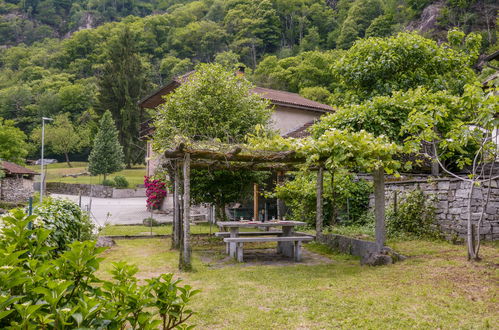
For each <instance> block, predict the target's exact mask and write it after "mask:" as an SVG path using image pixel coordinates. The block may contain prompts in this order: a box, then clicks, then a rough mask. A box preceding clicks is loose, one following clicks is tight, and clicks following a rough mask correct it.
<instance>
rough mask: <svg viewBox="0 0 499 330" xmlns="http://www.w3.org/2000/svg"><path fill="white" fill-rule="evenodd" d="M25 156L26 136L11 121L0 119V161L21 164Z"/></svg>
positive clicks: (26, 147)
mask: <svg viewBox="0 0 499 330" xmlns="http://www.w3.org/2000/svg"><path fill="white" fill-rule="evenodd" d="M27 155H28V145H27V143H26V135H25V134H24V133H23V131H21V130H20V129H19V128H17V127H15V126H14V121H13V120H5V119H3V118H2V117H0V159H2V160H7V161H10V162H14V163H18V164H23V163H24V160H25V158H26V156H27Z"/></svg>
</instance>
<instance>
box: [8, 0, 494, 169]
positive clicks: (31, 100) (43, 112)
mask: <svg viewBox="0 0 499 330" xmlns="http://www.w3.org/2000/svg"><path fill="white" fill-rule="evenodd" d="M432 2H433V1H426V2H425V3H424V5H421V3H420V2H418V1H410V0H400V1H398V0H397V1H393V0H353V1H351V0H339V1H324V0H293V1H282V0H264V1H253V0H198V1H189V0H185V1H184V0H161V1H157V2H156V1H154V2H152V1H149V0H142V1H134V2H126V1H125V2H119V3H118V2H109V1H107V0H105V1H104V0H103V1H101V0H99V1H97V2H95V1H86V0H75V1H72V2H70V3H68V2H64V1H62V2H61V1H52V0H43V1H38V0H36V1H28V2H26V1H17V0H7V1H6V0H0V39H2V40H0V44H2V42H3V44H5V45H9V46H13V47H7V48H2V49H1V50H0V77H1V78H0V117H3V118H5V119H13V120H15V124H16V126H17V127H19V128H21V129H22V130H23V131H24V132H25V134H26V135H28V136H31V132H32V131H33V129H35V128H36V127H37V126H39V125H40V120H39V118H40V117H41V116H51V117H55V116H56V115H57V114H60V113H69V114H70V118H71V120H72V121H73V123H75V122H76V123H78V124H83V123H91V124H92V125H93V126H94V127H95V126H96V124H95V123H96V122H97V121H98V115H102V113H103V112H104V111H105V110H110V111H111V112H112V114H113V118H114V120H115V121H116V123H117V127H118V130H119V134H120V142H121V144H122V145H123V148H124V153H125V156H126V157H125V158H126V159H125V162H126V164H127V165H130V164H131V163H134V162H139V161H141V160H142V155H143V142H141V141H138V140H137V135H138V123H139V122H140V121H142V120H143V119H147V118H144V114H143V113H141V111H140V110H139V109H138V107H137V106H136V102H137V101H138V99H139V98H140V97H142V96H144V95H146V94H147V93H149V92H151V91H152V90H153V89H154V88H155V87H156V86H158V85H162V84H164V83H166V82H167V81H168V80H169V79H170V78H172V77H173V76H175V75H179V74H183V73H185V72H187V71H189V70H191V69H193V68H194V66H195V65H196V64H198V63H199V62H210V61H216V62H218V63H221V64H223V65H224V66H226V67H228V68H233V67H234V65H236V64H237V63H240V62H241V63H243V64H245V65H247V66H252V67H253V68H255V67H256V71H255V76H254V77H252V75H251V74H250V75H249V77H251V78H254V81H255V82H257V83H258V84H263V85H270V86H274V87H277V88H281V89H285V90H290V91H295V92H300V93H302V94H303V95H305V96H307V97H310V98H312V99H315V100H319V101H321V102H324V103H330V104H332V103H334V104H344V103H345V102H350V101H352V100H354V101H355V99H356V98H358V97H359V95H360V97H364V96H366V95H367V96H369V95H374V94H373V91H371V90H366V91H361V93H360V94H359V95H357V94H358V93H356V91H355V90H352V89H349V87H348V86H349V85H350V83H352V82H353V85H352V86H357V85H359V84H360V85H362V84H366V80H369V82H367V85H368V86H369V87H370V88H371V89H373V90H375V92H379V90H380V89H381V90H383V93H385V94H386V93H388V94H389V93H391V92H392V91H395V90H398V89H399V87H400V86H399V85H400V82H401V81H402V82H403V81H404V77H403V73H402V74H401V75H398V76H397V77H395V78H394V79H395V80H394V81H391V82H390V81H389V82H387V83H386V84H385V83H382V84H378V82H380V81H383V79H384V75H386V74H389V73H390V72H393V71H390V70H391V69H390V66H389V65H386V64H387V63H388V62H389V61H400V59H403V60H406V57H407V58H408V59H409V60H410V63H412V64H411V65H412V67H411V68H409V70H412V69H414V65H417V63H421V64H422V65H423V67H422V68H421V69H420V70H422V71H423V72H420V71H419V70H416V71H417V72H416V73H415V74H413V75H412V77H411V76H409V78H411V79H407V81H408V83H409V84H412V82H414V81H415V80H417V77H418V74H420V73H423V77H422V79H426V80H428V79H429V78H431V76H430V77H426V76H425V74H426V73H428V72H432V70H433V69H435V68H436V71H437V72H438V73H440V72H441V71H442V70H444V71H445V66H446V65H445V63H446V62H448V61H446V60H445V59H444V60H442V61H441V62H440V63H439V60H438V59H432V60H430V61H428V60H427V58H426V57H425V56H423V55H425V52H428V51H431V49H434V50H435V51H436V52H438V53H442V54H443V55H446V54H447V53H448V52H450V51H445V50H442V49H443V48H438V47H437V48H436V46H435V45H431V47H430V50H428V49H427V48H426V47H424V49H425V50H424V51H422V52H420V54H419V55H418V53H417V51H416V50H415V49H414V47H413V49H411V50H410V53H408V54H407V55H410V56H405V53H404V52H400V53H397V52H398V50H400V47H401V44H400V42H401V41H403V40H398V41H397V40H391V39H389V40H387V41H383V42H381V41H376V42H377V43H379V44H380V45H384V46H386V47H388V46H389V47H392V46H393V47H399V48H397V49H394V51H393V54H392V55H390V56H387V57H386V60H385V65H384V66H383V67H380V68H378V67H377V66H376V59H377V58H376V54H374V57H372V56H371V55H372V54H371V53H369V52H368V51H369V48H370V46H371V44H372V43H373V42H374V41H370V42H367V41H366V42H364V44H363V46H357V50H358V54H354V53H351V56H350V57H348V56H346V57H345V58H344V61H345V64H348V65H347V67H345V68H341V66H338V65H337V64H335V63H337V59H339V58H340V54H341V51H338V50H334V49H340V48H345V49H347V48H348V47H349V46H350V45H351V44H352V42H353V41H355V40H357V39H358V38H363V37H370V36H373V37H384V36H388V35H393V34H394V33H396V32H399V31H401V30H403V29H404V28H405V27H406V26H407V24H408V23H409V22H410V21H414V20H416V19H417V18H418V15H420V13H421V10H422V9H423V8H424V7H425V6H426V5H429V4H430V3H432ZM442 6H443V8H442V9H441V12H442V16H441V19H442V20H446V21H447V22H443V21H439V22H438V26H437V28H436V29H435V30H433V31H434V32H431V33H427V35H428V36H430V37H435V38H436V39H437V40H439V41H442V40H443V39H444V38H445V31H446V30H448V29H449V28H451V27H453V26H459V27H460V28H462V29H463V30H464V31H465V32H469V31H478V32H479V33H480V34H481V35H482V36H483V38H482V39H483V41H484V42H483V43H482V51H483V50H484V49H485V48H489V49H491V50H494V49H495V48H494V47H495V46H494V43H495V42H496V33H497V32H496V30H495V25H494V24H495V19H494V9H497V5H496V4H495V3H494V2H493V1H490V0H477V1H447V2H446V3H444V4H443V5H442ZM152 13H154V14H155V15H150V14H152ZM128 15H136V16H128ZM146 15H150V16H146ZM141 16H145V17H141ZM115 20H121V21H120V22H112V23H106V24H102V25H101V23H104V22H107V21H115ZM97 25H99V26H98V27H96V28H94V29H86V30H82V31H78V32H74V31H76V30H78V29H80V28H81V27H87V26H91V27H95V26H97ZM68 32H74V33H72V34H70V35H69V36H68V37H67V38H64V39H57V38H55V39H44V40H43V41H41V40H42V39H43V38H45V37H62V36H66V34H67V33H68ZM412 41H414V42H415V44H416V45H420V44H425V43H426V44H430V43H431V42H430V41H428V40H425V39H419V40H418V39H416V37H415V36H414V37H413V40H405V42H406V44H408V45H410V44H411V42H412ZM22 42H24V43H22ZM465 46H466V45H465ZM310 51H311V52H310ZM374 51H376V52H377V51H380V46H379V47H374V48H373V52H374ZM402 54H404V55H402ZM269 55H270V56H269ZM396 55H400V56H399V57H397V56H396ZM416 55H417V56H416ZM369 56H371V60H373V62H372V64H371V65H369V67H370V68H371V69H372V70H373V72H372V75H376V76H377V78H376V77H373V76H371V77H367V76H366V74H365V73H364V74H363V77H359V79H360V80H358V79H357V80H358V81H357V80H356V79H355V75H356V74H355V72H356V70H357V71H358V67H359V65H360V66H362V65H363V64H362V61H364V60H369V61H370V59H369V58H370V57H369ZM347 59H348V61H347ZM356 59H357V62H356V61H355V60H356ZM262 60H263V61H262ZM359 61H360V62H359ZM418 61H419V62H418ZM456 61H457V62H459V59H452V60H451V61H450V62H448V63H454V62H456ZM259 62H261V64H258V63H259ZM338 63H339V62H338ZM426 63H428V64H427V65H426ZM275 64H278V65H275ZM457 64H459V63H457ZM331 65H333V68H332V69H331V68H330V67H331ZM433 66H435V68H434V67H433ZM274 67H275V70H274ZM281 68H283V70H281ZM394 69H395V72H398V71H396V68H394ZM341 70H350V71H347V72H343V71H341ZM248 71H249V70H248ZM281 71H282V72H281ZM413 71H414V70H413ZM468 71H469V70H467V69H466V70H463V71H462V72H460V71H458V72H450V71H449V72H447V71H445V72H447V73H448V75H452V74H453V73H457V76H458V77H461V78H463V79H465V78H467V77H468V76H469V74H468ZM335 72H336V73H337V74H336V75H335V74H333V73H335ZM406 72H412V71H407V70H406ZM343 73H345V79H347V80H348V81H347V80H345V81H344V80H343V78H342V76H343ZM352 75H353V76H352ZM367 75H369V73H367ZM461 78H460V79H456V82H452V81H449V80H448V79H445V81H444V83H442V82H441V81H439V80H438V79H440V78H438V79H437V81H435V84H434V85H435V86H434V88H437V89H438V88H443V87H446V86H447V85H453V86H450V87H452V88H457V89H459V88H462V85H463V81H462V79H461ZM352 79H353V80H352ZM411 81H412V82H411ZM416 82H417V81H416ZM406 85H407V84H406ZM131 86H135V88H132V87H131ZM405 87H407V86H405ZM405 87H404V88H405ZM342 93H346V94H347V95H349V97H341V95H342ZM331 94H333V96H334V97H332V95H331ZM93 133H95V131H94V132H93ZM87 151H88V150H84V151H83V152H87ZM31 154H32V155H33V156H34V155H35V154H37V150H36V148H32V149H31Z"/></svg>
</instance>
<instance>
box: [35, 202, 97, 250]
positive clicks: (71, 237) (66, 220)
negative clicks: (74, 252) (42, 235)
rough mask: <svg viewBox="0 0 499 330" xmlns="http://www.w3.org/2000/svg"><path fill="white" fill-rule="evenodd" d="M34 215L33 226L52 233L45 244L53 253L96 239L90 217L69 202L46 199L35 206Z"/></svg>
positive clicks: (76, 205)
mask: <svg viewBox="0 0 499 330" xmlns="http://www.w3.org/2000/svg"><path fill="white" fill-rule="evenodd" d="M33 214H34V215H36V216H37V218H36V219H35V220H34V222H33V226H34V227H35V228H37V227H40V228H44V229H47V230H49V231H50V234H49V235H48V237H47V238H46V240H45V244H47V245H48V246H50V247H52V248H53V250H51V252H52V253H61V252H63V251H65V250H66V249H67V247H68V246H69V244H71V243H73V242H76V241H86V240H90V239H92V238H94V237H95V234H94V232H93V231H94V224H93V222H92V220H91V219H90V217H89V215H88V214H87V213H86V212H84V211H82V210H81V209H80V207H79V206H78V204H76V203H74V202H71V201H69V200H66V199H53V198H46V199H44V200H43V203H42V204H41V205H37V206H35V208H34V209H33Z"/></svg>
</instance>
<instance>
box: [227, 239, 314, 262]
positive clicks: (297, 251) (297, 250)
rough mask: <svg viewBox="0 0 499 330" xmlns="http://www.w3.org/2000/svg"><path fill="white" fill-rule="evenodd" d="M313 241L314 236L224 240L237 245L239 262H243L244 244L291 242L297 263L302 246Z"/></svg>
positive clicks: (299, 259)
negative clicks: (303, 243) (305, 242)
mask: <svg viewBox="0 0 499 330" xmlns="http://www.w3.org/2000/svg"><path fill="white" fill-rule="evenodd" d="M311 240H313V237H312V236H280V237H233V238H231V237H227V238H224V242H226V243H235V244H236V255H237V261H239V262H243V255H244V252H243V251H244V248H243V245H244V243H255V242H290V243H293V244H294V246H293V258H294V260H295V261H301V246H302V242H304V241H307V242H308V241H311Z"/></svg>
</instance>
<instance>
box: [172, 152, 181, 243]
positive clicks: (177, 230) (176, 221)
mask: <svg viewBox="0 0 499 330" xmlns="http://www.w3.org/2000/svg"><path fill="white" fill-rule="evenodd" d="M181 193H182V192H181V186H180V166H179V162H178V160H175V162H174V177H173V226H172V249H179V248H180V235H181V231H182V226H181V225H180V219H181V207H180V206H181V203H182V202H181V201H180V196H181Z"/></svg>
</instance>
